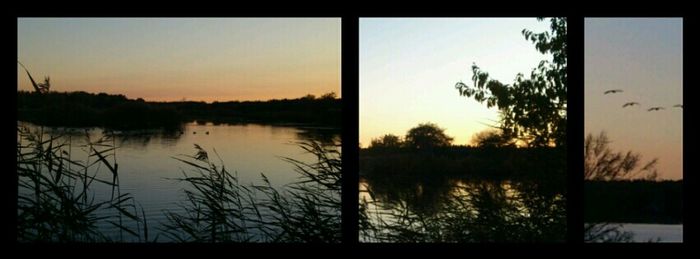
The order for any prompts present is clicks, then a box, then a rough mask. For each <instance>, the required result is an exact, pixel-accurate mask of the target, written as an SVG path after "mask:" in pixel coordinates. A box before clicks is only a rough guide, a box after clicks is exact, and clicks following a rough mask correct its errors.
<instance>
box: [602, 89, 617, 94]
mask: <svg viewBox="0 0 700 259" xmlns="http://www.w3.org/2000/svg"><path fill="white" fill-rule="evenodd" d="M621 92H622V90H620V89H614V90H607V91H605V93H603V94H614V93H621Z"/></svg>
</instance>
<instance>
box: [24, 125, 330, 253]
mask: <svg viewBox="0 0 700 259" xmlns="http://www.w3.org/2000/svg"><path fill="white" fill-rule="evenodd" d="M18 126H26V127H29V128H31V129H32V131H38V132H42V133H43V135H44V136H45V137H49V136H61V138H60V140H59V141H58V142H60V143H69V144H68V145H69V146H70V148H71V149H72V152H70V151H68V153H69V154H72V157H71V159H74V160H79V161H85V159H88V158H87V155H86V153H85V152H79V151H80V150H79V149H81V148H82V147H81V146H83V145H84V144H85V143H86V141H87V138H89V139H90V140H96V139H99V138H100V137H101V136H104V135H105V134H113V136H114V138H113V139H114V145H115V146H117V147H118V148H117V149H116V151H115V159H116V162H117V163H118V164H119V182H120V188H121V191H122V192H123V193H130V194H131V195H132V196H133V198H134V200H135V201H137V202H138V203H139V205H140V206H143V208H144V213H145V215H146V216H147V218H148V224H149V229H150V231H151V232H150V234H151V235H152V236H156V235H157V234H158V232H159V229H158V228H159V227H160V226H161V224H162V223H163V222H164V220H165V217H164V214H163V211H164V210H169V211H173V212H177V211H178V210H179V208H178V207H177V206H176V204H177V203H178V202H180V201H182V200H183V199H184V194H183V193H182V190H183V188H184V187H185V186H184V185H183V184H182V183H180V182H177V181H173V180H172V179H176V178H180V177H182V172H183V170H186V168H183V165H182V163H179V162H178V161H176V160H174V159H173V157H175V156H178V155H180V154H185V155H193V154H194V153H195V150H194V148H193V147H194V144H198V145H200V146H202V147H204V148H206V149H208V150H210V151H212V153H211V158H212V159H216V161H219V160H218V159H219V158H220V159H221V161H223V163H224V164H225V166H226V168H227V169H229V170H230V172H231V173H234V174H235V175H237V177H238V180H239V181H240V183H241V184H242V185H249V184H253V183H255V184H260V182H261V173H264V174H265V175H266V176H267V178H268V179H269V180H270V183H271V186H272V187H273V188H280V189H281V188H282V187H283V186H285V185H288V184H290V183H292V182H295V181H297V180H298V179H299V174H298V173H297V172H295V171H294V170H295V167H294V166H293V165H292V164H290V163H289V162H287V161H284V160H283V159H281V157H289V158H292V159H295V160H298V161H301V162H309V163H311V162H315V161H316V160H317V158H316V157H315V156H314V155H312V154H308V153H305V152H304V151H303V150H302V149H300V148H299V147H298V146H297V145H293V143H296V142H299V141H301V140H304V139H310V140H313V139H315V138H318V139H316V140H318V141H320V142H322V143H324V142H326V141H328V140H330V139H334V138H335V139H339V138H340V131H339V130H338V129H325V128H311V127H304V128H300V127H298V126H288V127H280V126H269V125H257V124H240V125H229V124H226V125H224V124H220V125H215V124H214V123H205V124H197V123H188V124H184V125H183V126H182V128H180V129H177V130H170V131H162V130H148V131H113V132H111V131H106V130H103V129H101V128H80V129H75V128H50V127H38V126H36V125H32V124H30V123H24V122H18ZM18 141H19V136H18ZM67 147H68V146H67ZM214 151H215V152H214ZM89 159H91V160H90V162H93V161H94V159H95V158H89ZM109 161H110V162H111V161H112V158H111V157H110V158H109ZM103 170H104V169H103ZM94 191H95V199H96V200H100V199H103V200H104V199H109V195H110V193H111V189H109V188H103V189H96V190H94ZM100 227H101V228H103V229H104V230H105V232H106V233H107V234H108V235H116V233H117V232H115V230H116V229H115V228H114V227H113V226H110V225H109V224H104V225H101V226H100ZM129 227H133V226H129ZM133 228H135V227H133ZM115 239H118V238H115ZM159 241H170V240H166V239H160V240H159Z"/></svg>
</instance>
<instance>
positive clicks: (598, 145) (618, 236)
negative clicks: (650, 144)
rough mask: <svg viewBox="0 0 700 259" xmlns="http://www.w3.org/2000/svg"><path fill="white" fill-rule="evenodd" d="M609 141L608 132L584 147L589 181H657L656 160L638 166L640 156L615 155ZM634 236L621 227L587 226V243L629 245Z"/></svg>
mask: <svg viewBox="0 0 700 259" xmlns="http://www.w3.org/2000/svg"><path fill="white" fill-rule="evenodd" d="M609 144H610V140H609V139H608V136H607V134H605V132H601V133H600V134H599V135H598V136H593V134H590V133H589V134H588V136H586V138H585V140H584V146H583V150H584V153H583V156H584V159H583V160H584V164H583V174H584V179H585V180H589V181H600V180H602V181H614V180H623V179H632V178H635V177H642V178H644V179H646V180H655V179H656V177H657V171H656V163H657V159H653V160H652V161H650V162H648V163H646V164H645V165H644V166H643V167H642V168H640V169H638V170H635V169H637V168H638V167H639V165H640V164H639V162H640V161H641V155H639V154H636V153H632V151H627V152H626V153H623V152H615V151H612V150H611V149H610V147H609ZM632 237H633V234H632V233H631V232H626V231H623V230H622V225H620V224H609V223H586V224H584V242H630V241H632Z"/></svg>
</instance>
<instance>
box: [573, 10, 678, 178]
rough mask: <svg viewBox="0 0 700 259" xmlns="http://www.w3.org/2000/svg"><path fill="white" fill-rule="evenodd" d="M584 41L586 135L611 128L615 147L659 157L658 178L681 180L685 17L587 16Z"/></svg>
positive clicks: (645, 157)
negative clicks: (680, 105)
mask: <svg viewBox="0 0 700 259" xmlns="http://www.w3.org/2000/svg"><path fill="white" fill-rule="evenodd" d="M584 39H585V45H584V55H585V56H584V59H585V68H584V69H585V75H584V77H585V79H584V80H585V84H584V86H585V97H584V99H585V101H584V104H585V109H584V112H585V133H586V134H588V133H593V134H598V133H599V132H600V131H606V132H607V133H608V137H609V138H610V140H611V141H612V143H611V146H612V148H613V149H615V150H617V151H628V150H631V151H633V152H637V153H640V154H641V155H642V161H643V162H646V161H650V160H651V159H653V158H658V159H659V164H658V166H657V169H658V170H659V178H661V179H682V178H683V110H682V109H680V108H673V105H676V104H682V103H683V20H682V19H680V18H663V19H658V18H654V19H651V18H644V19H639V18H636V19H634V18H633V19H630V18H626V19H610V18H595V19H586V21H585V35H584ZM609 89H621V90H623V92H621V93H617V94H607V95H604V94H603V93H604V92H605V91H606V90H609ZM627 102H639V103H640V105H639V106H631V107H626V108H622V105H623V104H624V103H627ZM655 106H661V107H665V110H660V111H652V112H648V111H647V109H648V108H650V107H655Z"/></svg>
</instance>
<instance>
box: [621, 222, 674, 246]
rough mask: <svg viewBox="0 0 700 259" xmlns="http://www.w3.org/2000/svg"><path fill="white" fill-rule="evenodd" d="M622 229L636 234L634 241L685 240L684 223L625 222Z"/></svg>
mask: <svg viewBox="0 0 700 259" xmlns="http://www.w3.org/2000/svg"><path fill="white" fill-rule="evenodd" d="M622 230H623V231H629V232H632V233H633V234H634V236H633V237H632V238H633V242H649V241H652V242H656V241H658V242H664V243H665V242H683V224H632V223H623V224H622Z"/></svg>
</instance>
